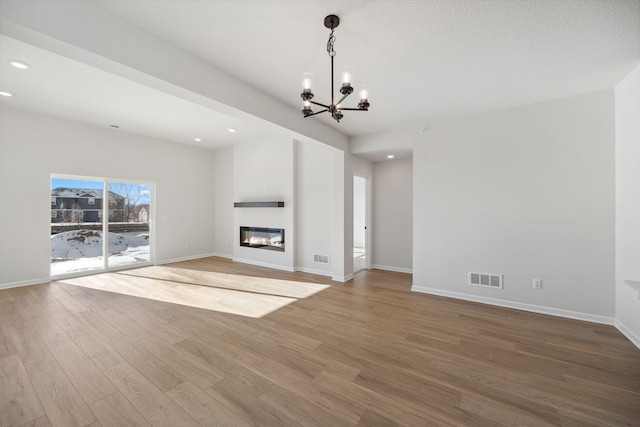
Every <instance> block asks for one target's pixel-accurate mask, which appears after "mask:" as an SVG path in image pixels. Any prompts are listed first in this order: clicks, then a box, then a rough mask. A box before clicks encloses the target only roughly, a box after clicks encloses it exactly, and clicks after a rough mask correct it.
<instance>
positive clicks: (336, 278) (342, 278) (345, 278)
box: [331, 274, 353, 283]
mask: <svg viewBox="0 0 640 427" xmlns="http://www.w3.org/2000/svg"><path fill="white" fill-rule="evenodd" d="M351 279H353V274H348V275H346V276H333V275H332V276H331V280H333V281H335V282H342V283H344V282H348V281H349V280H351Z"/></svg>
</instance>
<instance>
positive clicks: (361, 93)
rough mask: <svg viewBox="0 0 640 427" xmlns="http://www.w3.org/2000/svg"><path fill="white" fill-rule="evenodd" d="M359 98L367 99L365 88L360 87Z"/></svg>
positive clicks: (367, 93) (367, 92)
mask: <svg viewBox="0 0 640 427" xmlns="http://www.w3.org/2000/svg"><path fill="white" fill-rule="evenodd" d="M360 99H369V91H368V90H366V89H362V90H361V91H360Z"/></svg>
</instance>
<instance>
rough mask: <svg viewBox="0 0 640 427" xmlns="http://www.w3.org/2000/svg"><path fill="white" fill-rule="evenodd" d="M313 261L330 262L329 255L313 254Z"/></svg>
mask: <svg viewBox="0 0 640 427" xmlns="http://www.w3.org/2000/svg"><path fill="white" fill-rule="evenodd" d="M313 262H317V263H319V264H329V255H318V254H313Z"/></svg>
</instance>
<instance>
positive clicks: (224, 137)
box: [0, 35, 265, 150]
mask: <svg viewBox="0 0 640 427" xmlns="http://www.w3.org/2000/svg"><path fill="white" fill-rule="evenodd" d="M16 59H18V60H20V61H23V62H26V63H27V64H29V66H30V67H29V68H28V69H27V70H20V69H17V68H14V67H13V66H12V65H11V64H10V61H11V60H16ZM0 87H1V88H2V89H0V90H5V91H7V92H10V93H12V94H13V95H14V96H12V97H11V98H5V97H0V98H2V99H0V102H2V104H3V105H10V106H12V107H15V108H19V109H23V110H29V111H34V112H37V113H42V114H47V115H52V116H56V117H62V118H66V119H70V120H74V121H78V122H83V123H89V124H92V125H96V126H102V127H111V125H116V126H118V127H119V128H118V131H124V132H131V133H136V134H139V135H144V136H148V137H152V138H156V139H161V140H167V141H171V142H178V143H181V144H187V145H194V146H197V147H203V148H208V149H213V150H215V149H220V148H224V147H228V146H231V145H232V144H233V143H234V142H238V141H244V140H248V139H252V138H256V137H258V136H259V135H264V133H265V131H264V130H263V129H260V128H258V127H255V126H252V125H249V124H248V123H245V122H242V121H240V120H238V119H235V118H231V117H229V116H226V115H224V114H220V113H217V112H215V111H213V110H211V109H209V108H206V107H203V106H200V105H197V104H194V103H191V102H188V101H185V100H183V99H180V98H178V97H175V96H172V95H169V94H166V93H163V92H160V91H158V90H155V89H151V88H149V87H147V86H143V85H140V84H137V83H134V82H132V81H130V80H127V79H125V78H122V77H119V76H116V75H114V74H110V73H107V72H106V71H102V70H99V69H97V68H94V67H90V66H88V65H85V64H82V63H80V62H77V61H73V60H70V59H67V58H65V57H63V56H60V55H57V54H54V53H51V52H48V51H46V50H43V49H40V48H37V47H34V46H32V45H29V44H26V43H23V42H21V41H18V40H14V39H12V38H9V37H5V36H2V35H0ZM229 128H232V129H236V132H235V133H230V132H229V131H228V129H229ZM195 138H199V139H200V140H201V141H199V142H198V141H195Z"/></svg>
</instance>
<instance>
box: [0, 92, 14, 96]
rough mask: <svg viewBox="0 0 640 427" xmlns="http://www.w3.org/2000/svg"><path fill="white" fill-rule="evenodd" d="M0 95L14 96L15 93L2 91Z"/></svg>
mask: <svg viewBox="0 0 640 427" xmlns="http://www.w3.org/2000/svg"><path fill="white" fill-rule="evenodd" d="M0 95H2V96H13V94H12V93H9V92H0Z"/></svg>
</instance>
